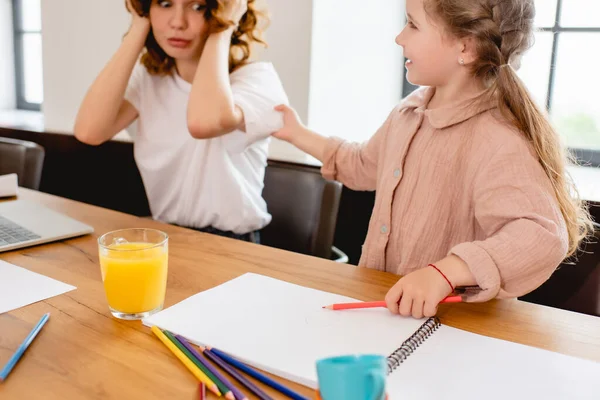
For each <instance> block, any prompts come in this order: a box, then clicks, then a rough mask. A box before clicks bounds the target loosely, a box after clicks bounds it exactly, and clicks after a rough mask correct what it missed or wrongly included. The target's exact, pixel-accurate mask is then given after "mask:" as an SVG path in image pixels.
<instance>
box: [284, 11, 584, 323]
mask: <svg viewBox="0 0 600 400" xmlns="http://www.w3.org/2000/svg"><path fill="white" fill-rule="evenodd" d="M533 3H534V2H533V0H503V1H498V0H483V1H471V0H407V2H406V7H407V19H408V24H407V26H406V27H405V28H404V30H403V31H402V32H401V33H400V34H399V35H398V37H397V38H396V42H397V43H398V45H400V46H402V47H403V48H404V54H405V56H406V58H407V59H409V61H407V63H406V67H407V70H408V75H407V78H408V80H409V81H410V82H412V83H413V84H416V85H422V86H427V87H424V88H421V89H419V90H417V91H416V92H415V93H413V94H411V95H410V96H408V98H406V99H405V100H404V101H403V102H402V103H401V104H400V105H399V106H398V107H396V108H395V109H394V110H393V111H392V113H391V114H390V116H389V117H388V119H387V121H386V122H385V123H384V125H383V126H382V127H381V128H380V129H379V130H378V131H377V133H375V135H374V136H373V137H372V138H371V139H370V140H369V141H367V142H366V143H363V144H354V143H346V142H343V141H342V140H339V139H335V138H332V139H327V138H325V137H323V136H320V135H319V134H317V133H314V132H311V131H309V130H308V129H306V128H305V127H304V126H303V125H302V124H301V123H300V122H299V120H298V117H297V115H296V114H295V113H294V112H293V110H291V109H290V108H288V107H286V106H284V105H282V106H279V107H277V109H278V110H279V111H282V112H283V114H284V124H285V126H284V128H283V129H281V130H280V131H279V132H278V133H276V136H277V137H279V138H281V139H284V140H287V141H289V142H291V143H292V144H294V145H295V146H297V147H298V148H300V149H302V150H304V151H306V152H308V153H310V154H311V155H313V156H315V157H316V158H318V159H320V160H321V161H322V162H323V168H322V173H323V175H324V176H325V177H327V178H331V179H337V180H340V181H341V182H343V183H344V184H345V185H347V186H348V187H350V188H352V189H355V190H376V191H377V196H376V201H375V208H374V210H373V215H372V217H371V221H370V224H369V231H368V234H367V238H366V241H365V244H364V246H363V252H362V257H361V260H360V265H361V266H366V267H369V268H375V269H378V270H384V271H389V272H393V273H396V274H399V275H403V278H402V279H400V280H399V281H398V283H397V284H396V285H395V286H394V287H393V288H392V289H390V291H389V292H388V294H387V296H386V299H385V300H386V303H387V305H388V308H389V309H390V311H391V312H393V313H399V314H401V315H403V316H409V315H412V316H413V317H415V318H421V317H423V316H433V315H434V314H435V313H436V311H437V305H438V303H439V302H440V301H441V300H442V299H444V298H445V297H446V296H448V295H449V294H450V293H452V292H453V291H454V290H455V289H456V288H458V287H466V288H465V289H462V291H463V293H464V296H465V297H466V300H467V301H486V300H489V299H492V298H509V297H517V296H521V295H523V294H525V293H528V292H530V291H532V290H533V289H535V288H536V287H538V286H539V285H541V284H542V283H543V282H544V281H545V280H547V279H548V278H549V277H550V275H551V274H552V273H553V271H554V270H555V269H556V267H557V266H558V265H559V264H560V262H561V261H562V260H563V259H564V258H565V256H568V255H572V254H573V253H574V252H575V250H576V249H577V247H578V244H579V242H580V241H581V240H582V238H584V237H585V235H586V233H587V232H588V231H589V227H590V220H589V217H588V214H587V212H586V210H585V208H584V207H583V206H582V204H581V203H580V202H579V201H578V200H576V199H574V198H572V197H571V193H572V192H571V190H572V189H573V188H572V185H571V183H570V181H569V180H568V179H567V176H566V171H565V164H566V157H565V155H564V153H563V150H562V148H561V145H560V141H559V137H558V135H557V134H556V132H555V131H554V130H553V129H552V127H551V125H550V123H549V122H548V120H547V119H546V117H545V115H544V114H543V113H542V112H541V111H540V109H539V108H538V107H537V106H536V105H535V104H534V102H533V100H532V98H531V96H530V94H529V93H528V92H527V90H526V89H525V86H524V85H523V82H521V80H520V79H519V77H518V76H517V74H516V72H515V70H514V68H516V67H517V66H518V64H519V60H520V58H521V56H522V54H523V53H524V52H525V51H526V50H527V49H528V48H529V47H530V46H531V45H532V43H533V38H532V35H533V19H534V14H535V10H534V5H533Z"/></svg>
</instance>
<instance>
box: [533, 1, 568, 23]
mask: <svg viewBox="0 0 600 400" xmlns="http://www.w3.org/2000/svg"><path fill="white" fill-rule="evenodd" d="M557 1H558V0H535V26H536V27H538V28H550V27H552V26H554V21H555V20H556V5H557ZM568 1H570V0H568Z"/></svg>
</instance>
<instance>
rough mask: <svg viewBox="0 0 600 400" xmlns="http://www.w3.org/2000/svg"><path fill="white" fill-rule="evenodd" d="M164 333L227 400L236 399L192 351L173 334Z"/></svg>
mask: <svg viewBox="0 0 600 400" xmlns="http://www.w3.org/2000/svg"><path fill="white" fill-rule="evenodd" d="M163 333H164V334H165V336H166V337H167V338H168V339H169V340H170V341H171V342H173V344H174V345H175V346H177V348H178V349H179V350H181V351H182V352H183V354H185V356H186V357H187V358H189V359H190V361H191V362H193V363H194V364H195V365H196V367H198V368H199V369H200V371H202V372H203V373H204V375H206V376H207V377H208V379H210V380H211V381H212V382H213V383H214V384H215V385H217V388H218V389H219V391H220V392H221V394H222V395H223V396H225V397H226V398H227V400H235V397H234V396H233V393H231V390H229V388H228V387H227V386H225V385H224V384H223V382H221V381H220V380H219V379H218V378H217V377H216V376H215V375H214V374H213V373H212V372H211V371H210V370H209V369H208V368H206V366H205V365H204V364H202V363H201V362H200V360H198V359H197V358H196V357H194V355H193V354H192V353H190V351H189V350H188V349H187V348H186V347H185V346H184V345H183V343H181V342H180V341H179V340H178V339H177V338H176V337H175V336H174V335H173V334H172V333H171V332H169V331H166V330H165V331H163Z"/></svg>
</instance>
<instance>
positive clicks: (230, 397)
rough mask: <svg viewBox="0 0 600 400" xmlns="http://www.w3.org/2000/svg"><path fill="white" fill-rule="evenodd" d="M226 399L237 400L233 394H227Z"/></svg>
mask: <svg viewBox="0 0 600 400" xmlns="http://www.w3.org/2000/svg"><path fill="white" fill-rule="evenodd" d="M225 398H226V399H229V400H235V396H234V395H233V393H232V392H227V394H226V395H225Z"/></svg>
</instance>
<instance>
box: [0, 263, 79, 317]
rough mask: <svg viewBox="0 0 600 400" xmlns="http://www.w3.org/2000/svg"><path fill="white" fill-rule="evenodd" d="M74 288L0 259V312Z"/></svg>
mask: <svg viewBox="0 0 600 400" xmlns="http://www.w3.org/2000/svg"><path fill="white" fill-rule="evenodd" d="M74 289H76V287H75V286H71V285H67V284H66V283H62V282H60V281H57V280H54V279H52V278H48V277H47V276H44V275H40V274H36V273H35V272H31V271H29V270H27V269H25V268H21V267H17V266H16V265H12V264H9V263H7V262H5V261H2V260H0V314H2V313H5V312H8V311H11V310H15V309H17V308H20V307H24V306H26V305H29V304H32V303H35V302H38V301H41V300H45V299H48V298H50V297H54V296H58V295H59V294H63V293H66V292H70V291H71V290H74Z"/></svg>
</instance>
